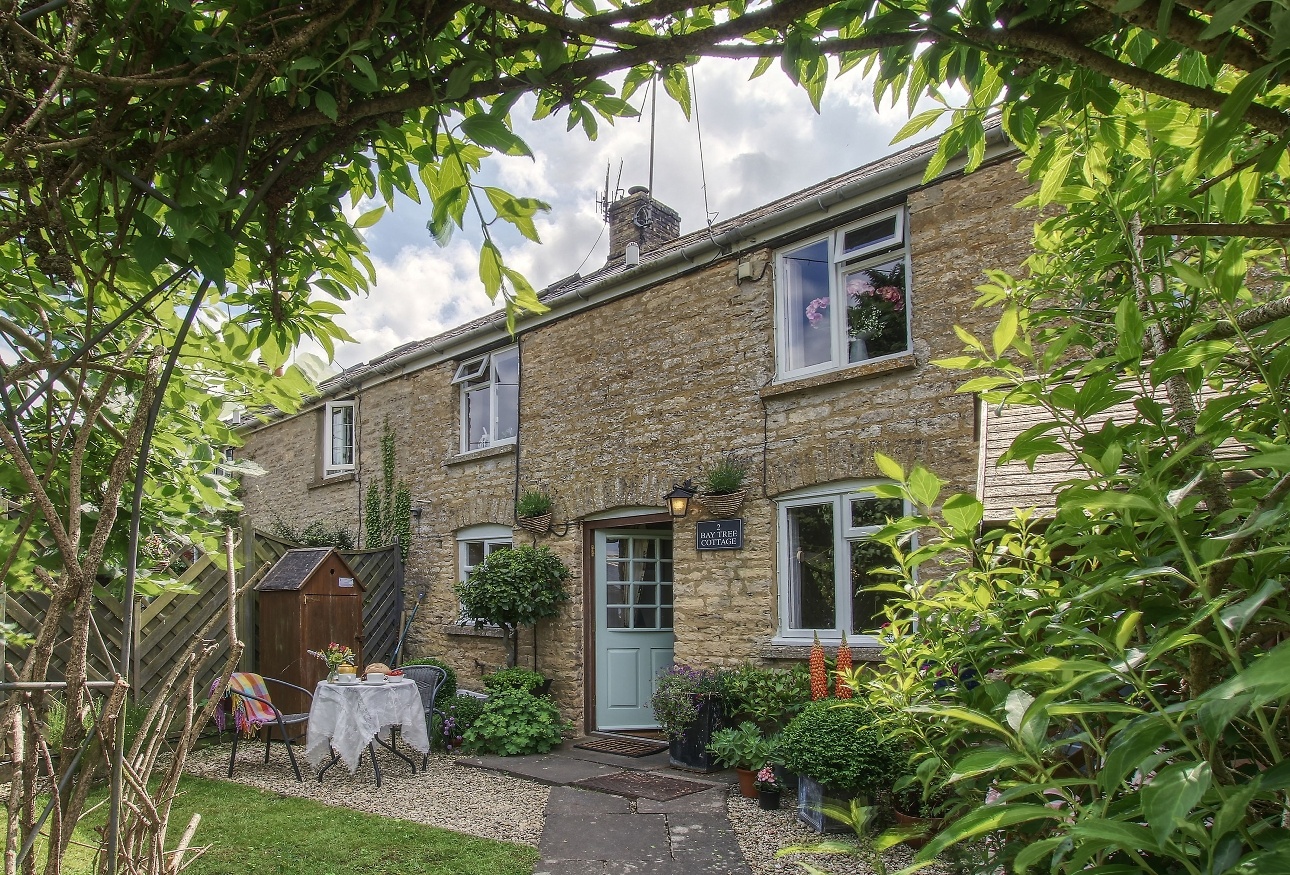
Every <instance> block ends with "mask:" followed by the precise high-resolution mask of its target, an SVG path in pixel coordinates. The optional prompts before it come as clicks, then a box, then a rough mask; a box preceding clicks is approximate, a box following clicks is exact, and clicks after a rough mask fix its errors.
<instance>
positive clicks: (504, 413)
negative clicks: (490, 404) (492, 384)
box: [493, 386, 520, 441]
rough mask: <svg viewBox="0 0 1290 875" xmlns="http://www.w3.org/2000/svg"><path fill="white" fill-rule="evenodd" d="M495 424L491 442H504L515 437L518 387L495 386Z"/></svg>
mask: <svg viewBox="0 0 1290 875" xmlns="http://www.w3.org/2000/svg"><path fill="white" fill-rule="evenodd" d="M496 390H497V423H496V425H495V426H494V428H493V440H495V441H506V440H510V439H511V438H513V437H515V433H516V432H517V431H518V430H519V423H520V387H519V386H497V387H496Z"/></svg>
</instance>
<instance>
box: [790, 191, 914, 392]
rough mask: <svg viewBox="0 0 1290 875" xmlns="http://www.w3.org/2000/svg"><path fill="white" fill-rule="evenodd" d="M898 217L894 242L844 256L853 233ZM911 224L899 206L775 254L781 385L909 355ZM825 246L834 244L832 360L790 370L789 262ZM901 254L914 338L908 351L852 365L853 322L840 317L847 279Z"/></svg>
mask: <svg viewBox="0 0 1290 875" xmlns="http://www.w3.org/2000/svg"><path fill="white" fill-rule="evenodd" d="M893 217H894V218H895V220H896V222H895V228H894V230H893V233H892V235H891V236H890V237H887V238H884V239H882V240H877V241H874V242H873V243H869V244H865V245H864V246H861V247H858V248H857V249H855V250H852V251H851V252H847V253H843V252H842V241H843V239H844V238H845V237H846V235H847V233H848V232H850V231H854V230H856V229H857V228H865V227H867V226H869V225H876V224H878V223H880V222H885V221H887V220H888V219H891V218H893ZM905 227H906V220H905V208H904V207H903V206H902V207H895V208H893V209H890V210H883V211H882V212H878V213H873V214H872V215H868V216H865V217H864V218H863V219H860V220H858V221H855V222H850V223H848V224H846V225H844V226H843V227H841V228H837V229H835V230H833V231H830V232H828V233H826V234H819V235H816V236H815V237H809V238H806V239H804V240H798V241H796V242H795V243H793V244H792V245H791V246H788V247H785V248H784V249H781V250H779V251H778V252H776V253H775V285H776V294H775V356H776V366H777V377H776V379H777V380H779V381H785V380H796V379H800V378H802V377H810V376H814V375H816V374H824V373H829V372H830V371H838V370H842V369H843V368H851V367H856V366H857V365H862V364H868V363H869V362H875V361H882V360H884V359H890V358H894V357H895V356H899V355H907V354H908V353H909V351H910V350H911V349H912V348H913V344H914V332H913V318H912V315H911V314H912V311H913V306H912V304H913V301H912V298H913V294H912V293H913V289H912V282H913V266H912V265H911V263H910V258H909V245H908V240H907V235H906V234H905ZM821 241H825V242H827V243H828V245H829V259H828V260H829V265H830V270H829V316H830V318H829V323H830V324H829V327H830V330H831V333H830V338H829V344H830V356H829V358H828V359H827V360H826V361H823V362H820V363H819V364H814V365H807V366H805V367H801V368H796V369H789V367H788V361H789V343H788V334H789V332H788V328H787V325H788V320H789V316H790V314H789V312H788V307H789V297H790V296H789V294H788V288H787V286H786V285H785V283H786V280H787V277H788V269H787V265H786V263H785V262H786V260H787V257H788V256H789V255H791V254H792V253H794V252H797V251H799V250H802V249H805V248H806V247H808V246H812V245H814V244H816V243H819V242H821ZM897 252H900V253H901V254H902V256H903V258H904V261H905V337H907V338H908V339H909V343H908V346H907V347H906V348H905V349H904V350H899V351H897V352H893V353H888V354H887V355H882V356H875V357H873V358H867V359H864V360H862V361H858V362H848V361H847V356H848V353H847V350H848V337H847V324H846V322H847V320H846V319H845V318H842V317H841V316H840V315H839V314H841V313H844V312H845V311H846V308H845V306H844V299H845V296H846V292H845V291H844V290H843V288H842V281H841V280H842V274H843V273H844V272H848V273H849V272H851V271H854V270H862V269H864V268H866V267H872V266H874V265H878V264H883V263H886V262H889V261H892V260H894V259H893V256H894V255H895V254H896V253H897Z"/></svg>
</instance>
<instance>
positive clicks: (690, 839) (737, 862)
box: [667, 812, 747, 872]
mask: <svg viewBox="0 0 1290 875" xmlns="http://www.w3.org/2000/svg"><path fill="white" fill-rule="evenodd" d="M667 830H668V838H669V839H670V840H671V843H672V857H673V859H674V860H675V861H676V862H677V863H678V864H679V865H680V866H681V868H682V869H683V871H693V872H746V871H747V864H746V863H744V855H743V852H742V851H741V850H739V839H738V838H736V837H735V833H734V830H732V829H731V828H730V820H729V819H728V818H727V817H726V815H725V813H724V812H723V813H722V814H720V815H716V814H689V813H677V814H670V815H668V818H667Z"/></svg>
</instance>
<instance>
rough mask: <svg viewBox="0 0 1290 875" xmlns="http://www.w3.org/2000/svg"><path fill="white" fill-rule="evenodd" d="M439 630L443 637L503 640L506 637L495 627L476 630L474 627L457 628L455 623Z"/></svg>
mask: <svg viewBox="0 0 1290 875" xmlns="http://www.w3.org/2000/svg"><path fill="white" fill-rule="evenodd" d="M440 628H442V629H443V633H444V634H445V635H461V636H464V637H467V638H504V637H505V636H506V633H504V632H503V631H502V630H501V629H500V628H499V627H497V626H485V627H484V628H482V629H476V628H475V627H474V626H458V625H457V624H456V623H449V624H448V625H446V626H442V627H440Z"/></svg>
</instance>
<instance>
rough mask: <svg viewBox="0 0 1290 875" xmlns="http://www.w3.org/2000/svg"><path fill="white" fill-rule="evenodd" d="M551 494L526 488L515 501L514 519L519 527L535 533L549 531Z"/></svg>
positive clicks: (539, 533)
mask: <svg viewBox="0 0 1290 875" xmlns="http://www.w3.org/2000/svg"><path fill="white" fill-rule="evenodd" d="M551 507H552V502H551V496H549V495H547V494H546V493H545V492H543V491H542V490H540V489H526V490H524V494H523V495H521V496H520V500H519V501H517V502H515V521H516V522H517V523H519V526H520V528H521V529H523V530H524V531H526V532H532V533H533V534H535V535H545V534H546V533H547V532H549V531H551Z"/></svg>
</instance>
